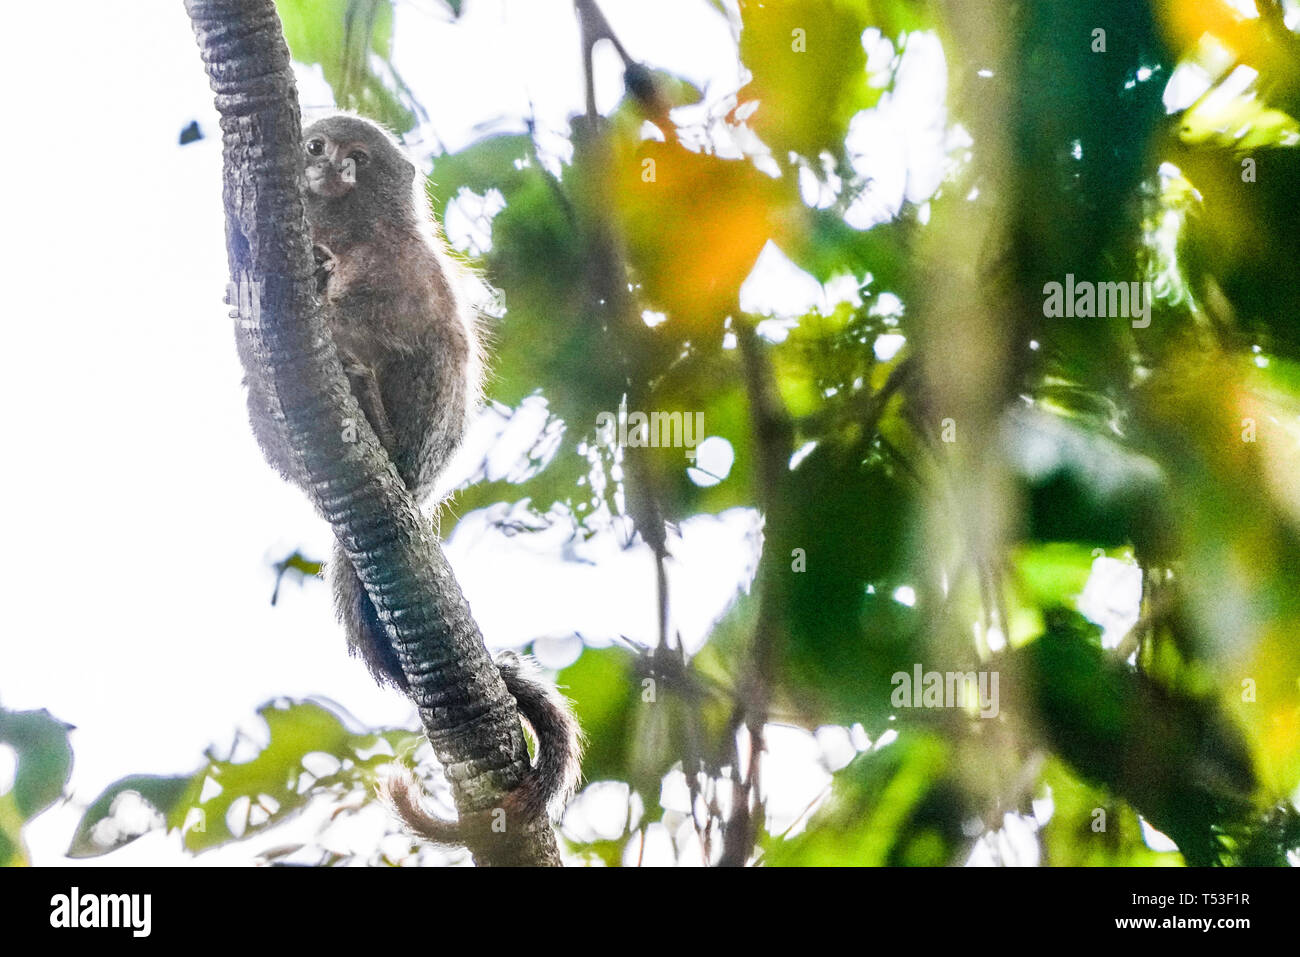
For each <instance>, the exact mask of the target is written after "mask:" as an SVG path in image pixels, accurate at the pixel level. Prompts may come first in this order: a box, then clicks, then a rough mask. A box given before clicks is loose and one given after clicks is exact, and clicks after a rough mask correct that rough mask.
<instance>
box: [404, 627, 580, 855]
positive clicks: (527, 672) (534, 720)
mask: <svg viewBox="0 0 1300 957" xmlns="http://www.w3.org/2000/svg"><path fill="white" fill-rule="evenodd" d="M496 662H497V667H498V668H500V669H501V677H502V679H503V680H504V681H505V683H506V689H507V690H508V691H509V692H510V693H511V694H512V695H514V698H515V702H516V704H517V705H518V708H519V714H520V716H521V717H522V718H523V719H524V720H525V721H526V722H528V725H529V727H531V728H532V730H533V736H534V737H535V738H536V740H537V761H536V763H535V764H534V765H533V767H532V770H531V771H530V772H529V774H528V775H527V777H525V778H524V781H523V783H521V784H520V785H519V787H517V788H515V790H513V791H511V792H510V794H509V795H507V797H506V802H507V805H508V806H509V807H510V808H511V809H512V810H514V811H515V812H516V813H522V814H525V815H528V816H531V815H534V814H538V813H542V812H545V813H546V814H548V815H550V816H555V815H558V814H559V813H560V812H562V811H563V810H564V806H565V804H567V803H568V801H569V798H571V797H572V796H573V792H574V789H575V788H576V787H577V785H578V777H579V768H580V767H581V758H582V730H581V728H580V727H579V726H578V721H577V719H576V718H575V717H574V716H573V712H572V710H571V709H570V707H569V703H568V701H567V700H566V699H565V698H564V696H563V695H561V694H560V693H559V691H557V690H556V689H555V688H554V687H552V686H551V685H549V684H547V683H546V682H545V681H544V680H542V679H541V677H540V674H539V672H540V669H539V668H538V667H537V665H536V663H535V662H534V661H533V660H532V659H531V658H526V657H521V656H520V655H517V654H515V653H514V652H504V653H502V654H500V655H498V656H497V659H496ZM379 790H380V796H381V797H382V798H383V799H384V800H385V801H386V802H387V803H388V805H389V806H390V807H391V808H392V809H393V811H394V812H395V813H396V814H397V816H398V817H399V818H401V820H402V823H403V824H405V825H406V827H407V829H408V830H409V831H410V832H411V833H412V834H414V835H415V836H416V837H420V838H423V839H424V840H426V841H430V842H432V843H434V844H463V843H464V837H463V834H462V832H461V828H460V825H459V823H458V822H456V821H446V820H443V819H442V818H440V817H437V816H436V815H434V814H431V813H430V812H429V811H428V810H427V809H426V808H425V806H424V801H423V793H424V792H423V788H422V787H421V786H420V783H419V782H418V781H417V780H416V778H415V775H414V774H413V773H412V772H411V771H410V770H409V769H408V768H406V767H405V766H403V765H399V764H394V765H393V767H392V773H390V775H389V776H388V777H387V779H385V780H384V782H383V783H382V784H381V785H380V788H379Z"/></svg>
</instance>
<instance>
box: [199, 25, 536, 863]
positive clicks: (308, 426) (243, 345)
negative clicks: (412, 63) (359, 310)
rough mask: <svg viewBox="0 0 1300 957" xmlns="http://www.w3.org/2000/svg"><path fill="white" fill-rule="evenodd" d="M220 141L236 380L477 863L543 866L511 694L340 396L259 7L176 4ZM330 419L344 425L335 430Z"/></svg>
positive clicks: (366, 430)
mask: <svg viewBox="0 0 1300 957" xmlns="http://www.w3.org/2000/svg"><path fill="white" fill-rule="evenodd" d="M186 9H187V11H188V12H189V15H190V18H191V21H192V23H193V26H194V32H195V35H196V37H197V38H198V42H199V48H200V51H201V52H202V55H203V60H204V63H205V64H206V66H207V71H208V75H209V78H210V80H211V84H212V88H213V91H214V92H215V93H216V104H217V109H218V110H219V111H220V113H221V129H222V135H223V143H224V163H225V170H224V199H225V208H226V247H227V253H228V256H229V262H230V274H231V277H232V280H233V287H232V288H233V289H234V291H235V294H236V297H237V301H238V303H239V305H240V310H239V312H240V321H239V323H238V329H237V341H238V344H239V350H240V355H241V358H242V360H243V362H244V367H245V370H246V372H247V374H248V376H249V377H250V378H253V379H255V380H256V381H258V382H259V383H264V384H265V388H266V392H267V394H268V395H269V396H271V398H272V401H273V402H274V403H276V404H277V405H278V411H279V413H280V415H279V416H278V417H277V418H278V422H277V425H278V427H280V428H282V429H283V430H284V434H285V436H286V437H287V440H288V443H289V445H290V447H291V448H292V449H293V451H294V455H295V458H296V459H297V464H298V465H299V466H300V468H301V471H302V474H303V475H304V476H305V483H304V484H305V485H306V487H307V491H308V494H309V496H310V498H311V500H312V502H313V504H314V505H315V506H316V508H317V510H318V511H319V512H320V513H321V515H322V516H324V517H325V519H326V520H327V521H329V523H330V525H331V526H332V527H333V529H334V532H335V534H336V535H337V536H338V538H339V540H340V541H341V542H342V543H343V545H344V548H345V550H346V552H347V555H348V558H349V559H350V560H351V561H352V562H353V564H354V565H355V566H356V569H357V573H358V575H359V577H360V578H361V580H362V582H363V583H364V584H365V587H366V591H367V593H368V594H369V596H370V598H371V600H372V601H373V602H374V605H375V608H376V609H377V610H378V612H379V616H380V618H381V619H382V620H383V622H384V625H385V630H386V631H387V633H388V636H389V639H390V640H391V641H392V642H393V647H394V649H395V650H396V651H397V654H398V657H399V658H400V660H401V662H402V668H403V671H404V672H405V673H406V677H407V679H408V681H409V682H410V686H411V697H412V699H413V700H414V701H415V703H416V706H417V707H418V709H419V713H420V720H421V722H422V723H423V726H424V730H425V733H426V734H427V735H428V738H429V741H430V743H431V744H432V745H433V749H434V752H435V753H436V754H437V756H438V759H439V761H441V762H442V764H443V766H444V767H445V768H446V772H447V777H448V779H449V780H450V782H451V786H452V794H453V797H454V799H455V802H456V807H457V809H458V811H459V813H460V819H461V822H462V825H463V830H464V835H465V839H466V844H467V846H468V847H469V849H470V851H471V853H472V854H473V855H474V857H475V859H476V860H477V861H478V863H480V864H558V863H559V862H560V860H559V852H558V849H557V846H556V841H555V834H554V832H553V831H552V830H551V827H550V823H549V821H547V819H546V817H545V811H544V810H542V811H540V812H536V811H528V812H519V814H518V815H517V816H516V815H515V812H514V811H513V810H512V811H510V812H508V814H507V817H506V826H505V828H504V829H502V830H501V831H499V832H498V831H497V830H494V829H493V827H492V826H491V825H492V823H493V822H494V818H495V819H498V820H499V818H500V815H494V814H493V811H494V810H495V809H498V808H500V807H501V806H502V798H503V796H504V795H505V794H507V793H508V792H509V791H511V790H513V789H514V788H515V787H517V786H518V785H519V784H520V782H521V781H523V780H524V777H525V775H527V774H528V773H530V767H529V762H528V752H527V748H526V745H525V741H524V737H523V731H522V729H521V727H520V723H519V716H518V712H517V710H516V706H515V701H514V699H513V698H512V697H511V696H510V694H509V693H508V692H507V691H506V688H505V685H504V683H503V682H502V680H501V675H500V672H499V671H498V669H497V666H496V664H495V663H494V662H493V661H492V659H491V657H490V656H489V655H488V653H487V650H486V648H485V647H484V645H483V638H482V635H481V634H480V633H479V630H478V626H477V624H476V623H475V621H474V619H473V618H472V617H471V615H470V611H469V606H468V605H467V604H466V602H465V599H464V596H463V595H462V593H461V591H460V587H459V585H458V584H457V582H456V579H455V576H454V574H453V573H452V570H451V567H450V565H449V564H448V563H447V559H446V557H445V556H444V555H443V553H442V549H441V548H440V547H439V545H438V542H437V539H436V538H435V537H434V535H433V534H432V532H431V530H430V529H429V527H428V525H427V523H426V521H425V519H424V518H423V516H422V515H421V513H420V511H419V510H418V509H417V508H416V505H415V503H414V502H413V501H412V499H411V497H410V495H409V493H408V492H407V490H406V487H405V486H404V485H403V483H402V481H401V479H400V478H399V477H398V475H397V472H396V470H395V469H394V468H393V466H392V464H391V463H390V462H389V460H388V457H387V455H386V454H385V452H384V450H383V448H382V446H381V445H380V444H379V441H378V440H377V439H376V437H375V435H374V433H373V431H372V430H371V429H370V427H369V425H368V423H367V420H366V418H365V416H364V415H363V414H362V412H361V410H360V408H359V407H358V405H357V402H356V399H355V398H354V397H353V395H352V393H351V391H350V390H349V387H348V383H347V379H346V378H345V376H344V373H343V368H342V366H341V364H340V363H339V359H338V355H337V353H336V351H335V348H334V343H333V340H332V339H331V337H330V333H329V330H328V328H327V327H326V325H325V323H324V321H323V319H322V317H321V313H320V308H319V305H318V303H317V301H316V296H315V280H314V277H313V273H314V269H315V265H314V262H313V259H312V255H311V248H310V241H309V239H308V231H307V225H306V219H305V212H304V203H303V195H304V182H303V170H302V161H301V156H302V127H301V118H300V114H299V109H298V96H297V90H296V88H295V85H294V81H293V74H292V72H291V70H290V63H289V51H288V49H287V48H286V46H285V43H284V37H283V32H282V30H281V27H280V22H279V18H278V17H277V15H276V12H275V6H274V4H273V3H272V0H186ZM345 423H347V424H349V425H351V427H350V428H349V427H345Z"/></svg>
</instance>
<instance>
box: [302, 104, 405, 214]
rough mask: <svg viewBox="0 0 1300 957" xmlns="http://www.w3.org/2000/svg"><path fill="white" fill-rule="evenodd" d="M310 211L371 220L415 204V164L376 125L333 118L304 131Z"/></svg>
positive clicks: (346, 117)
mask: <svg viewBox="0 0 1300 957" xmlns="http://www.w3.org/2000/svg"><path fill="white" fill-rule="evenodd" d="M303 150H304V158H305V160H306V173H307V189H308V194H309V195H308V204H309V207H317V208H319V207H321V206H325V207H327V208H330V212H331V213H332V214H336V215H337V214H343V213H345V212H346V213H347V214H348V215H355V216H358V217H362V218H365V219H368V220H369V221H371V222H373V221H375V220H377V219H393V218H395V217H399V218H400V217H402V216H403V214H405V213H407V212H408V211H410V210H411V209H412V208H413V206H414V202H415V200H414V193H413V185H414V182H415V166H414V164H412V163H411V161H410V160H408V159H407V158H406V156H405V155H404V154H403V152H402V149H401V147H399V146H398V145H397V143H396V142H394V140H393V138H392V137H391V136H389V134H388V133H387V132H385V131H384V130H383V129H382V128H381V127H379V126H377V125H376V124H374V123H372V122H370V121H369V120H367V119H363V118H362V117H359V116H352V115H349V114H338V115H336V116H328V117H326V118H325V119H322V120H318V121H316V122H315V123H312V124H311V125H310V126H308V127H307V128H306V129H305V130H304V131H303Z"/></svg>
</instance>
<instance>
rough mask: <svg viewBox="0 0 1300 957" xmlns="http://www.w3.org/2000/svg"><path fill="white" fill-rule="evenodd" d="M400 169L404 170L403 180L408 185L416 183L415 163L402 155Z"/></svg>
mask: <svg viewBox="0 0 1300 957" xmlns="http://www.w3.org/2000/svg"><path fill="white" fill-rule="evenodd" d="M399 169H401V171H402V174H401V175H402V182H403V183H405V184H406V185H407V186H413V185H414V184H415V164H414V163H412V162H411V161H410V160H409V159H407V158H406V157H405V156H402V157H401V165H400V166H399Z"/></svg>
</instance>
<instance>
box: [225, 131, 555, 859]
mask: <svg viewBox="0 0 1300 957" xmlns="http://www.w3.org/2000/svg"><path fill="white" fill-rule="evenodd" d="M303 142H304V150H305V153H304V160H305V164H306V183H307V193H306V209H307V221H308V224H309V226H310V227H311V240H312V243H313V246H314V247H315V248H314V252H315V256H316V261H317V263H318V267H319V268H318V273H317V279H318V288H319V292H320V295H321V300H322V307H323V310H324V315H325V320H326V323H327V325H328V326H329V329H330V332H331V334H332V335H333V338H334V343H335V345H336V347H337V349H338V353H339V358H340V359H341V360H342V362H343V367H344V371H345V372H346V373H347V377H348V381H349V383H350V385H351V387H352V392H353V395H354V396H355V397H356V400H357V403H358V404H359V405H360V407H361V410H362V412H363V413H364V414H365V416H366V419H367V420H368V421H369V423H370V425H371V427H372V428H373V429H374V432H375V435H376V436H378V438H379V441H380V442H381V443H382V444H383V446H384V448H385V449H386V450H387V452H388V455H389V457H390V458H391V459H392V461H393V463H394V465H395V466H396V467H397V472H398V475H400V476H401V479H402V481H403V482H404V483H405V484H406V486H407V488H408V489H409V490H410V492H411V495H412V497H413V498H414V499H415V501H416V502H417V503H429V500H430V499H431V497H432V495H433V492H434V486H435V482H436V480H437V477H438V474H439V473H440V472H441V471H442V469H443V468H444V466H445V465H446V464H447V461H448V459H450V457H451V455H452V453H453V452H454V451H455V449H456V447H457V445H458V444H459V443H460V440H461V437H462V434H463V433H464V430H465V426H466V421H467V417H468V416H469V414H470V412H471V411H472V410H473V408H474V407H475V405H476V404H477V402H478V398H479V384H480V375H481V367H482V363H481V361H480V356H479V339H478V334H477V328H476V318H475V313H474V311H473V310H472V309H470V308H468V307H467V306H466V304H465V303H464V302H463V301H462V298H461V296H460V294H459V292H458V290H457V288H456V284H455V282H454V281H453V277H454V276H455V275H456V268H457V267H456V265H455V264H454V263H453V262H452V260H451V259H450V258H449V257H448V255H447V254H446V252H445V249H444V245H443V241H442V238H441V235H440V234H439V232H438V229H437V226H436V225H435V223H434V220H433V217H432V215H431V213H430V211H429V204H428V200H427V198H426V195H425V192H424V188H423V187H424V182H423V178H420V179H419V180H418V185H417V177H416V168H415V165H414V164H413V163H412V162H411V161H410V160H409V159H407V157H406V156H405V155H404V153H403V151H402V149H401V148H400V147H399V146H398V145H397V143H396V142H395V141H394V140H393V138H392V137H391V136H389V134H388V133H387V132H385V131H384V130H383V129H381V128H380V127H379V126H377V125H375V124H374V123H371V122H370V121H369V120H365V119H362V118H361V117H358V116H353V115H349V114H338V115H332V116H329V117H327V118H325V119H322V120H319V121H317V122H315V123H312V124H311V125H309V126H308V127H307V128H306V129H305V130H304V132H303ZM246 365H247V364H246ZM248 385H249V396H248V400H249V410H250V413H251V418H252V424H253V431H254V433H255V434H256V436H257V439H258V442H259V444H260V445H261V447H262V450H263V452H264V453H265V455H266V456H267V458H268V460H269V461H270V462H271V464H272V465H274V466H275V467H276V468H277V469H278V470H279V471H280V472H281V473H282V474H283V475H285V477H287V478H288V479H289V480H290V481H294V482H296V483H298V484H299V485H303V484H305V478H304V477H303V476H302V475H301V474H300V472H299V470H298V466H297V465H296V464H295V462H294V456H293V454H292V452H291V451H290V449H289V447H288V442H287V439H286V438H285V435H284V431H283V424H282V423H283V415H282V414H281V413H280V412H279V411H278V409H277V406H276V403H275V400H274V397H273V395H272V393H271V391H270V390H269V389H268V388H265V387H264V386H262V385H261V384H259V383H258V382H255V381H250V382H249V383H248ZM326 573H327V577H328V579H329V581H330V583H331V588H332V591H333V593H334V599H335V604H336V607H337V610H338V613H339V617H340V618H341V619H342V621H343V625H344V628H345V630H346V631H347V636H348V643H349V645H350V647H351V650H352V653H353V654H356V655H359V656H360V657H361V658H362V659H364V660H365V662H366V665H367V666H368V667H369V669H370V671H371V673H372V674H373V675H374V677H375V679H376V680H377V681H379V682H380V683H381V684H391V685H393V686H395V687H397V688H399V689H401V690H402V691H409V688H408V685H407V680H406V676H405V674H403V671H402V667H401V663H400V661H399V660H398V658H397V655H396V653H395V652H394V650H393V648H392V645H391V644H390V643H389V640H388V637H387V636H386V634H385V632H384V628H383V624H382V623H381V622H380V620H379V616H378V614H377V613H376V611H375V607H374V605H373V604H372V603H371V601H370V598H369V596H368V595H367V594H366V590H365V587H364V586H363V585H362V583H361V581H360V579H359V578H358V577H357V573H356V570H355V569H354V568H353V566H352V563H351V561H350V560H349V559H348V557H347V554H346V552H345V551H344V550H343V548H342V546H341V544H339V543H338V542H336V543H335V548H334V554H333V557H332V558H331V560H330V561H329V563H328V565H327V566H326ZM497 663H498V666H499V667H500V668H501V674H502V678H503V679H504V680H505V683H506V687H507V688H508V689H509V691H510V693H511V694H513V695H514V697H515V699H516V701H517V703H518V706H519V710H520V713H521V714H522V716H523V717H524V719H525V720H526V721H527V722H528V723H529V724H530V725H531V726H532V728H533V731H534V733H535V735H536V736H537V738H538V742H537V744H538V748H537V751H538V760H537V763H536V765H535V766H534V767H533V769H532V773H531V774H530V776H529V777H528V778H527V779H526V780H525V782H524V783H523V784H522V785H521V786H520V787H519V788H517V789H516V790H515V791H514V792H512V793H511V796H510V798H509V800H510V801H512V802H514V803H515V804H516V805H517V806H518V807H519V809H521V810H523V809H525V808H526V809H527V810H530V811H532V810H540V809H542V808H550V809H555V807H556V806H557V805H559V804H560V803H562V802H563V800H564V799H566V798H567V797H568V795H569V794H570V793H571V792H572V789H573V786H574V784H575V783H576V778H577V764H578V749H579V732H578V727H577V723H576V721H575V720H574V719H573V717H572V715H571V713H570V712H569V709H568V706H567V703H566V702H565V701H564V699H563V698H562V697H561V696H560V695H559V694H558V693H556V692H555V691H554V690H553V689H552V688H550V686H549V685H546V684H545V683H544V682H541V681H540V680H538V678H536V677H535V676H534V674H533V671H532V669H530V668H528V667H527V666H526V664H525V663H524V662H523V661H521V660H520V659H519V658H518V656H515V655H504V656H499V657H498V661H497ZM389 791H390V793H389V796H390V798H391V799H392V800H393V803H394V805H395V806H396V807H397V809H398V811H399V813H400V814H401V815H402V817H403V818H404V820H405V821H406V823H407V825H408V826H409V827H411V829H412V830H413V831H414V832H415V833H417V834H419V835H421V836H423V837H426V838H428V839H430V840H434V841H442V842H455V841H456V840H457V832H456V830H455V827H456V826H455V825H454V824H451V823H449V822H444V821H441V820H439V819H437V818H433V817H430V816H429V815H427V814H426V813H425V812H424V811H423V810H422V808H421V806H420V803H419V800H418V798H417V797H416V796H415V795H414V794H413V793H412V784H411V781H410V779H409V778H406V777H402V776H398V777H396V778H394V780H393V783H392V784H390V787H389Z"/></svg>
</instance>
